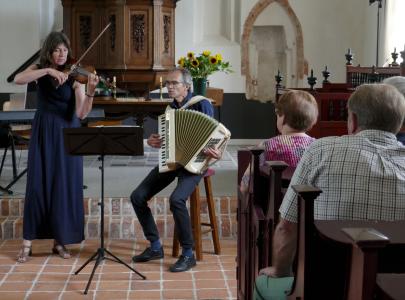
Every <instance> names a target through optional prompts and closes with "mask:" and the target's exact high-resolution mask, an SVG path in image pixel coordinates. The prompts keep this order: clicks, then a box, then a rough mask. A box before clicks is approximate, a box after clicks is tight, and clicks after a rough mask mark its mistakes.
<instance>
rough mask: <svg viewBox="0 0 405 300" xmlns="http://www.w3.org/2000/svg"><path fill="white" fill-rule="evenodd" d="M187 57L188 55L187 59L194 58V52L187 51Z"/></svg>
mask: <svg viewBox="0 0 405 300" xmlns="http://www.w3.org/2000/svg"><path fill="white" fill-rule="evenodd" d="M187 57H188V59H194V52H191V51H190V52H188V53H187Z"/></svg>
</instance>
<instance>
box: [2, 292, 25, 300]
mask: <svg viewBox="0 0 405 300" xmlns="http://www.w3.org/2000/svg"><path fill="white" fill-rule="evenodd" d="M25 294H26V292H4V291H0V299H4V300H6V299H7V300H23V299H25Z"/></svg>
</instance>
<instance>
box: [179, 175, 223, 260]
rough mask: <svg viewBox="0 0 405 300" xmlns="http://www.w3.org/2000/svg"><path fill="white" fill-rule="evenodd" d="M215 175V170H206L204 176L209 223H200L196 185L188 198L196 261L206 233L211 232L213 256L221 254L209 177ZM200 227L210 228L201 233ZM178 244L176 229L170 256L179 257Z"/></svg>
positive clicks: (198, 258) (200, 253)
mask: <svg viewBox="0 0 405 300" xmlns="http://www.w3.org/2000/svg"><path fill="white" fill-rule="evenodd" d="M214 174H215V170H213V169H208V170H207V172H205V174H204V186H205V194H206V197H207V207H208V214H209V220H210V223H201V216H200V212H201V202H200V188H199V186H198V185H197V186H196V188H195V189H194V192H193V193H192V194H191V196H190V220H191V227H192V230H193V238H194V245H195V253H196V259H197V260H202V257H203V255H202V239H201V235H202V234H204V233H207V232H210V231H211V232H212V240H213V242H214V252H215V254H221V246H220V244H219V235H218V224H217V219H216V215H215V206H214V198H213V196H212V188H211V176H212V175H214ZM202 226H208V227H210V228H209V229H208V230H205V231H202V230H201V227H202ZM179 246H180V243H179V241H178V239H177V233H176V229H175V230H174V232H173V249H172V255H173V256H174V257H177V256H178V255H179Z"/></svg>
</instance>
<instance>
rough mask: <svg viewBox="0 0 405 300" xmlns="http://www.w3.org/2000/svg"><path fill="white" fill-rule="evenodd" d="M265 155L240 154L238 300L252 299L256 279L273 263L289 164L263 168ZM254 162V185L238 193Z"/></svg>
mask: <svg viewBox="0 0 405 300" xmlns="http://www.w3.org/2000/svg"><path fill="white" fill-rule="evenodd" d="M262 152H263V149H258V148H255V149H252V150H239V151H238V185H237V186H238V212H237V221H238V256H237V279H238V299H251V297H252V293H253V283H254V279H255V278H256V276H257V274H258V272H259V270H260V269H261V268H264V267H267V266H268V265H269V264H270V262H271V249H272V247H271V242H272V236H273V231H274V227H275V224H277V223H276V222H277V220H278V208H279V206H280V204H281V201H282V198H283V191H282V189H283V187H282V186H283V178H282V173H283V171H284V170H285V169H286V168H287V167H288V165H287V164H286V163H284V162H275V161H271V162H266V164H265V166H264V167H262V168H260V167H259V160H260V159H259V156H260V154H261V153H262ZM251 162H252V163H253V165H252V171H253V184H252V185H251V189H250V191H249V193H246V194H244V193H241V192H240V190H239V188H240V181H241V178H242V176H243V174H244V172H245V170H246V168H247V167H248V165H249V163H251ZM288 176H291V175H290V174H288ZM284 180H285V181H288V179H287V178H286V179H284Z"/></svg>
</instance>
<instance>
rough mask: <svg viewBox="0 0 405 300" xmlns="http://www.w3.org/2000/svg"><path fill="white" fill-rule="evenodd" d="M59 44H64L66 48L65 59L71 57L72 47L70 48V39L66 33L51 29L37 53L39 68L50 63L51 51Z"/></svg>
mask: <svg viewBox="0 0 405 300" xmlns="http://www.w3.org/2000/svg"><path fill="white" fill-rule="evenodd" d="M60 44H63V45H65V47H66V48H67V49H68V55H67V61H70V60H71V59H72V49H71V48H70V41H69V39H68V37H67V36H66V34H64V33H63V32H58V31H53V32H51V33H50V34H49V35H48V36H47V38H46V39H45V41H44V44H43V45H42V48H41V52H40V55H39V66H40V67H41V68H47V67H49V66H51V65H52V53H53V51H55V49H56V47H58V46H59V45H60Z"/></svg>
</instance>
